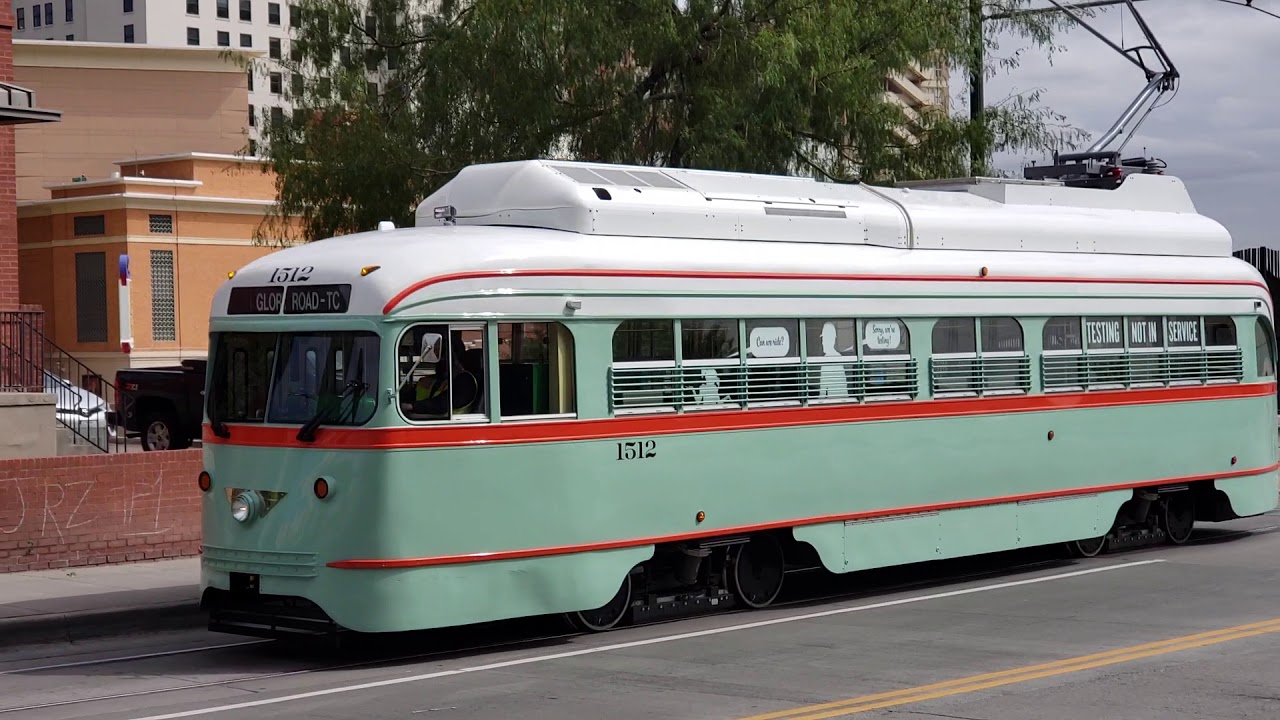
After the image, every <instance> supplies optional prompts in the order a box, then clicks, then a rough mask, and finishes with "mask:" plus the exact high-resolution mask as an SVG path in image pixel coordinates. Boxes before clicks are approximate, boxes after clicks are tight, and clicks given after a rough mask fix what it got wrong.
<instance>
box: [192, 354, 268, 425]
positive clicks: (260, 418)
mask: <svg viewBox="0 0 1280 720" xmlns="http://www.w3.org/2000/svg"><path fill="white" fill-rule="evenodd" d="M278 339H279V336H278V335H277V334H276V333H218V336H217V338H216V339H215V341H214V349H213V363H214V364H213V373H212V378H213V379H212V383H211V387H210V388H209V418H210V419H211V420H213V421H215V422H217V421H221V422H234V423H260V422H265V421H266V419H267V393H268V390H269V389H270V387H271V368H272V367H273V366H274V363H275V354H276V341H277V340H278Z"/></svg>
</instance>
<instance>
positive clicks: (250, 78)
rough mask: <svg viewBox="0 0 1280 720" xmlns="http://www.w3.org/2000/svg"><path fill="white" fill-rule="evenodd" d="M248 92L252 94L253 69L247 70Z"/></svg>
mask: <svg viewBox="0 0 1280 720" xmlns="http://www.w3.org/2000/svg"><path fill="white" fill-rule="evenodd" d="M248 75H249V92H253V68H249V73H248Z"/></svg>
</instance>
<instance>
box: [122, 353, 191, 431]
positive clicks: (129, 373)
mask: <svg viewBox="0 0 1280 720" xmlns="http://www.w3.org/2000/svg"><path fill="white" fill-rule="evenodd" d="M206 366H207V361H205V360H183V361H182V364H181V365H175V366H170V367H156V368H130V369H127V370H119V371H117V372H116V391H117V393H118V395H119V397H118V399H117V402H116V405H117V407H118V408H119V411H120V415H119V418H120V420H119V422H120V424H121V425H123V426H124V431H125V433H126V435H127V436H128V437H133V436H138V435H140V436H141V437H142V449H143V450H182V449H184V448H189V447H191V442H192V441H193V440H195V439H196V438H199V437H200V428H201V425H202V423H203V420H204V377H205V367H206Z"/></svg>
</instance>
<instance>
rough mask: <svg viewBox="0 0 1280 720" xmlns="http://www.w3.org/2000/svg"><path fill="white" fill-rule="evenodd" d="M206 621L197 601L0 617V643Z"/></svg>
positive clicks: (187, 626)
mask: <svg viewBox="0 0 1280 720" xmlns="http://www.w3.org/2000/svg"><path fill="white" fill-rule="evenodd" d="M207 622H208V620H207V618H206V617H205V615H204V613H203V612H201V610H200V603H199V602H198V601H191V600H184V601H180V602H169V603H158V604H154V605H136V606H133V607H120V608H111V609H109V610H83V611H78V612H66V613H47V614H42V615H29V616H25V617H16V618H0V644H2V645H9V646H13V645H39V644H47V643H75V642H83V641H85V640H91V639H94V638H104V637H112V636H121V635H132V634H135V633H150V632H162V631H165V630H194V629H199V628H204V627H205V626H206V624H207Z"/></svg>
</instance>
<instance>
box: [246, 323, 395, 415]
mask: <svg viewBox="0 0 1280 720" xmlns="http://www.w3.org/2000/svg"><path fill="white" fill-rule="evenodd" d="M378 345H379V338H378V336H377V335H375V334H373V333H366V332H328V333H317V332H306V333H286V334H282V335H281V336H280V342H279V344H278V350H277V352H278V354H279V362H277V363H276V372H275V377H274V382H273V383H272V386H271V403H270V406H269V407H268V408H267V419H268V421H269V422H272V423H281V424H287V425H292V424H301V423H307V422H311V421H312V420H313V419H314V418H315V417H316V416H317V414H318V413H320V412H322V411H323V412H325V413H326V417H325V419H324V424H326V425H363V424H365V423H367V422H369V420H370V419H371V418H372V417H373V412H374V410H376V409H377V403H378V395H377V389H378V362H379V359H378Z"/></svg>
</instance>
